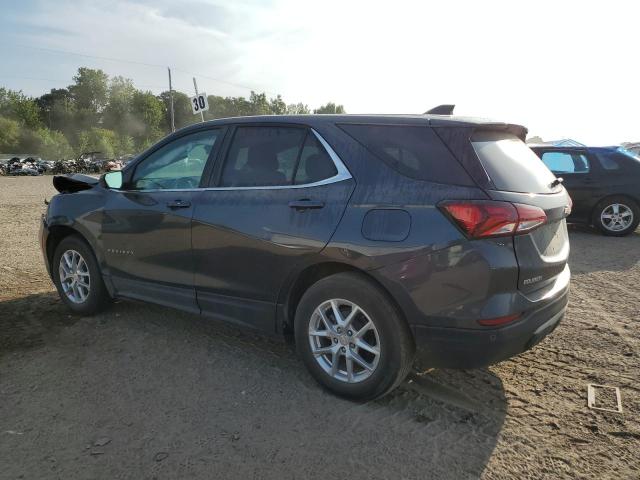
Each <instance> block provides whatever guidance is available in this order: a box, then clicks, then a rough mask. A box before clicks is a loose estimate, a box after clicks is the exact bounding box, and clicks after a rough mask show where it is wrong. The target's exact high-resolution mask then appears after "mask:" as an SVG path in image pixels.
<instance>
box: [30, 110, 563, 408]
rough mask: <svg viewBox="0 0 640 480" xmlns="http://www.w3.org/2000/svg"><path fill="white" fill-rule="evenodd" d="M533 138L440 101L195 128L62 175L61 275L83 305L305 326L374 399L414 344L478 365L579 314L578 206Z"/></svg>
mask: <svg viewBox="0 0 640 480" xmlns="http://www.w3.org/2000/svg"><path fill="white" fill-rule="evenodd" d="M525 135H526V129H525V128H524V127H522V126H518V125H512V124H505V123H498V122H491V121H486V120H479V119H469V118H457V117H454V116H451V115H439V114H431V115H414V116H408V115H403V116H375V115H367V116H360V115H312V116H295V115H294V116H279V117H277V116H269V117H247V118H233V119H221V120H215V121H211V122H204V123H199V124H196V125H192V126H190V127H187V128H184V129H182V130H180V131H178V132H175V133H174V134H172V135H170V136H168V137H166V138H165V139H163V140H162V141H160V142H159V143H158V144H156V145H154V146H153V147H151V148H150V149H149V150H148V151H146V152H145V153H143V154H142V155H140V156H139V157H138V158H137V159H136V160H134V161H133V162H131V163H130V164H129V165H127V166H126V167H124V168H123V169H122V171H117V172H111V173H107V174H105V175H103V176H102V177H101V179H100V180H98V179H96V178H91V177H87V176H82V175H73V176H56V177H54V185H55V187H56V188H57V189H58V191H59V192H60V194H59V195H56V196H54V197H53V198H52V199H51V202H50V204H49V206H48V209H47V212H46V214H45V215H44V217H43V222H42V229H41V245H42V249H43V252H44V257H45V259H46V265H47V269H48V271H49V273H50V275H51V277H52V279H53V282H54V283H55V285H56V288H57V290H58V292H59V294H60V297H61V298H62V300H63V301H64V302H65V303H66V305H67V306H68V307H69V308H70V309H71V310H73V311H75V312H77V313H80V314H83V315H88V314H92V313H94V312H96V311H98V310H100V309H101V308H103V307H105V306H106V305H108V304H109V302H110V301H111V299H113V298H118V297H122V298H133V299H138V300H143V301H148V302H153V303H158V304H161V305H165V306H169V307H175V308H179V309H183V310H186V311H189V312H193V313H197V314H202V315H205V316H208V317H212V318H216V319H222V320H227V321H232V322H235V323H237V324H240V325H243V326H246V327H250V328H255V329H259V330H262V331H265V332H269V333H271V334H278V335H292V336H293V338H294V339H295V342H296V346H297V350H298V352H299V354H300V357H301V358H302V360H303V362H304V364H305V365H306V367H307V368H308V370H309V371H310V373H311V374H312V375H313V377H314V378H315V379H316V380H317V381H318V382H319V383H320V384H322V385H323V386H325V387H326V388H328V389H330V390H331V391H333V392H335V393H337V394H339V395H343V396H345V397H349V398H355V399H371V398H376V397H379V396H381V395H384V394H385V393H387V392H389V391H391V390H392V389H393V388H395V387H396V386H397V385H398V384H399V383H400V382H401V381H402V380H403V379H404V378H405V376H406V375H407V373H408V372H409V369H410V367H411V365H412V363H413V360H414V356H415V355H416V354H417V355H418V356H419V357H420V359H421V362H422V364H424V365H426V366H433V367H452V368H473V367H479V366H483V365H487V364H491V363H495V362H498V361H501V360H504V359H506V358H509V357H511V356H514V355H517V354H519V353H520V352H522V351H524V350H527V349H529V348H531V347H532V346H533V345H535V344H536V343H538V342H539V341H541V340H542V339H543V338H544V337H545V336H546V335H548V334H549V333H550V332H552V331H553V330H554V329H555V328H556V327H557V325H558V324H559V322H560V321H561V319H562V318H563V316H564V313H565V309H566V306H567V300H568V291H569V279H570V272H569V267H568V265H567V259H568V254H569V240H568V235H567V227H566V218H567V216H568V215H569V213H570V210H571V208H570V199H569V196H568V195H567V191H566V190H565V188H564V187H563V186H562V183H561V182H559V181H558V179H556V177H555V176H554V175H553V173H552V172H551V171H550V170H549V169H548V168H547V167H546V166H545V164H544V163H543V162H542V161H541V160H540V159H539V158H538V157H537V156H536V155H535V154H534V153H533V151H532V150H531V149H529V148H528V147H527V146H526V144H525V143H524V139H525Z"/></svg>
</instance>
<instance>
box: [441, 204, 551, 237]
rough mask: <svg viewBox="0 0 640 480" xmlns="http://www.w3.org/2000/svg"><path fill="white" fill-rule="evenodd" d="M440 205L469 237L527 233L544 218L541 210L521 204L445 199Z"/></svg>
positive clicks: (541, 222)
mask: <svg viewBox="0 0 640 480" xmlns="http://www.w3.org/2000/svg"><path fill="white" fill-rule="evenodd" d="M439 206H440V208H441V209H442V210H444V211H445V212H446V213H447V214H448V215H449V216H450V217H451V219H452V220H453V221H454V222H455V223H456V224H457V225H458V226H459V227H460V228H461V229H462V231H463V232H464V233H465V234H466V235H467V236H469V237H471V238H486V237H503V236H508V235H517V234H519V233H526V232H530V231H531V230H533V229H534V228H536V227H539V226H540V225H542V224H543V223H545V222H546V221H547V215H546V214H545V213H544V210H542V209H541V208H539V207H534V206H533V205H523V204H520V203H516V204H513V203H508V202H496V201H491V200H448V201H444V202H441V203H440V205H439Z"/></svg>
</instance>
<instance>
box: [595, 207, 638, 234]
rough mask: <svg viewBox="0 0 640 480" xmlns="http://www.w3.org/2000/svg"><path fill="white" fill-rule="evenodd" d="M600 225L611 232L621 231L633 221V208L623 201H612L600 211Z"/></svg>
mask: <svg viewBox="0 0 640 480" xmlns="http://www.w3.org/2000/svg"><path fill="white" fill-rule="evenodd" d="M600 220H601V222H602V226H603V227H604V228H606V229H607V230H609V231H611V232H621V231H623V230H626V229H627V228H629V226H630V225H631V224H632V223H633V210H631V208H630V207H628V206H627V205H625V204H623V203H613V204H611V205H609V206H608V207H606V208H604V209H603V210H602V213H600Z"/></svg>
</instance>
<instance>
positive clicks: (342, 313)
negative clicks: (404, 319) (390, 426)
mask: <svg viewBox="0 0 640 480" xmlns="http://www.w3.org/2000/svg"><path fill="white" fill-rule="evenodd" d="M308 332H309V333H308V335H309V344H310V346H311V353H312V354H313V356H314V358H315V360H316V362H318V365H320V367H321V368H322V369H323V370H324V371H325V373H327V374H328V375H329V376H331V377H332V378H335V379H336V380H340V381H342V382H346V383H358V382H362V381H363V380H366V379H367V378H369V377H370V376H371V375H372V374H373V372H375V370H376V367H377V366H378V363H379V360H380V336H379V334H378V330H377V329H376V326H375V324H374V323H373V321H372V320H371V318H370V317H369V315H367V313H366V312H365V311H364V310H363V309H362V308H360V307H359V306H358V305H356V304H355V303H353V302H350V301H348V300H343V299H331V300H327V301H326V302H323V303H322V304H321V305H319V306H318V307H317V308H316V309H315V311H314V312H313V314H312V315H311V319H310V320H309V330H308Z"/></svg>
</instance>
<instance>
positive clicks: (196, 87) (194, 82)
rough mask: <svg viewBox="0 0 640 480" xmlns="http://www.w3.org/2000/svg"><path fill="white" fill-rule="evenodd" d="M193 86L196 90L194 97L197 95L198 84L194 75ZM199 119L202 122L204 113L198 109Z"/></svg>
mask: <svg viewBox="0 0 640 480" xmlns="http://www.w3.org/2000/svg"><path fill="white" fill-rule="evenodd" d="M193 88H195V90H196V97H197V96H198V84H197V83H196V77H193ZM200 120H202V121H203V122H204V113H202V110H200Z"/></svg>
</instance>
